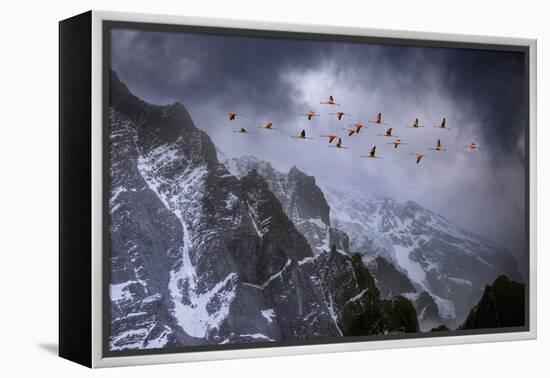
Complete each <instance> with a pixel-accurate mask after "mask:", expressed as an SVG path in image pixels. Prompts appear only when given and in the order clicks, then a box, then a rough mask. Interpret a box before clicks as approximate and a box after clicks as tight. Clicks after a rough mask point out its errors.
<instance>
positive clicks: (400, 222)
mask: <svg viewBox="0 0 550 378" xmlns="http://www.w3.org/2000/svg"><path fill="white" fill-rule="evenodd" d="M319 185H320V187H321V188H322V190H323V193H324V194H325V197H326V199H327V202H328V203H329V205H330V207H331V220H332V223H333V224H334V225H335V227H338V228H341V229H342V230H344V231H345V232H346V233H347V234H348V235H349V237H350V248H351V250H352V251H354V252H359V253H361V254H363V255H365V256H366V257H367V259H370V258H371V257H372V256H382V257H384V258H386V259H387V260H388V261H391V262H393V263H394V264H395V265H396V266H397V267H399V268H400V269H401V270H403V271H405V272H406V273H407V275H408V277H409V279H410V280H411V281H412V282H413V284H414V286H415V287H416V288H417V289H418V291H419V292H421V291H427V292H428V293H429V294H430V295H431V296H432V297H433V298H434V299H435V301H436V303H437V306H438V308H439V312H440V315H441V317H442V318H443V319H445V320H446V322H447V323H448V324H450V325H454V324H457V323H461V322H462V321H463V320H464V319H465V318H466V316H467V315H468V312H469V310H470V309H471V308H472V306H473V305H475V304H476V303H477V301H478V300H479V298H480V297H481V295H482V293H483V290H484V287H485V285H487V284H489V283H491V282H493V281H494V280H495V278H496V277H498V276H499V275H501V274H506V275H508V277H510V278H512V279H514V280H520V279H521V276H520V274H519V271H518V265H517V262H516V260H515V259H514V258H513V257H512V255H511V254H510V253H509V252H508V251H507V250H506V249H505V248H503V247H501V246H499V245H497V244H496V243H493V242H491V241H489V240H487V239H485V238H483V237H481V236H479V235H476V234H475V233H472V232H470V231H467V230H464V229H462V228H460V227H458V226H457V225H455V224H453V223H452V222H450V221H449V220H447V219H445V218H444V217H443V216H441V215H438V214H435V213H434V212H432V211H430V210H428V209H426V208H423V207H422V206H420V205H418V204H417V203H415V202H412V201H408V202H405V203H399V202H397V201H396V200H394V199H392V198H389V197H384V196H378V195H374V194H372V193H368V192H366V191H365V190H363V189H361V188H358V187H356V186H353V185H346V186H339V187H338V188H336V187H334V186H333V185H330V184H325V183H323V182H321V183H320V184H319ZM409 298H410V299H412V300H414V299H415V298H414V297H411V296H410V297H409ZM453 323H454V324H453Z"/></svg>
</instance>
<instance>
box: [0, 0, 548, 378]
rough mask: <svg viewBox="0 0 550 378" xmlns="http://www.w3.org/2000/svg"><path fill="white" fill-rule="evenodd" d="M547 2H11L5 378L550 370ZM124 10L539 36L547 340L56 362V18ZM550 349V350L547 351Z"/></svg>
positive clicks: (3, 209) (2, 128)
mask: <svg viewBox="0 0 550 378" xmlns="http://www.w3.org/2000/svg"><path fill="white" fill-rule="evenodd" d="M545 3H546V2H543V1H531V0H523V1H502V0H501V1H479V0H461V1H453V2H445V1H437V0H434V1H424V0H414V1H408V0H401V1H373V2H368V1H357V0H356V1H353V0H337V1H335V0H331V1H324V0H316V1H309V0H307V1H298V0H276V1H270V2H261V1H256V2H252V1H250V2H247V1H245V0H231V1H211V0H201V1H189V2H188V1H182V0H179V1H163V0H155V1H151V0H149V1H141V0H120V1H117V2H116V4H115V3H114V2H112V1H106V0H96V1H75V0H73V1H56V2H46V1H23V0H22V1H17V2H16V1H6V2H4V3H3V4H2V5H1V6H0V7H1V14H2V16H3V17H2V21H1V22H0V29H1V32H0V49H1V50H0V51H2V52H3V53H2V57H1V58H0V68H1V69H0V78H1V79H0V97H1V99H0V104H1V107H0V109H1V113H0V114H1V115H0V177H1V179H0V230H1V231H0V290H1V294H0V326H1V328H0V335H1V338H2V341H0V361H1V363H0V375H2V376H4V377H16V376H23V375H25V376H56V377H65V376H67V377H80V376H90V375H92V374H94V375H95V376H98V377H99V376H100V377H114V376H120V375H121V374H126V375H128V376H132V377H142V376H143V377H145V376H147V377H150V376H151V375H154V376H176V375H177V376H186V377H193V376H194V377H206V376H212V377H215V376H223V377H228V376H238V377H240V378H243V377H258V376H261V377H262V378H268V377H281V376H282V377H284V376H293V375H295V374H296V375H298V374H300V375H308V376H316V377H317V376H318V377H334V376H339V377H345V376H349V375H353V376H355V375H356V374H361V375H364V376H397V375H405V374H406V375H407V376H422V377H440V376H445V377H446V378H452V377H470V376H471V377H474V376H477V377H480V376H498V377H519V376H543V374H544V373H545V372H546V374H548V372H549V371H550V363H549V359H548V350H550V342H549V338H550V324H548V321H549V319H548V311H549V301H548V297H547V295H546V293H547V288H548V287H550V280H549V278H548V269H547V266H546V258H545V257H546V256H545V253H546V248H545V247H547V246H548V244H549V242H550V240H549V234H548V230H546V234H544V225H545V224H544V223H543V217H544V215H543V213H545V214H546V215H547V214H548V202H546V201H544V198H543V194H544V191H543V188H548V187H549V185H548V184H549V183H548V180H549V177H550V175H549V174H548V168H547V166H546V164H547V163H550V150H548V149H546V150H545V149H544V147H546V146H545V144H546V143H545V142H548V143H550V136H549V131H548V129H547V128H546V123H547V121H548V117H547V116H548V114H549V112H548V104H549V103H550V93H549V90H550V82H549V80H550V79H549V77H550V75H546V72H545V68H546V67H545V66H547V65H548V62H549V61H550V58H549V54H550V50H548V49H546V43H547V42H548V41H550V26H549V23H548V15H549V14H550V12H549V9H548V6H547V4H545ZM89 9H104V10H120V11H133V12H150V13H162V14H179V15H188V16H210V17H224V18H239V19H253V20H263V21H282V22H298V23H317V24H333V25H344V26H358V27H371V28H386V29H402V30H419V31H431V32H449V33H466V34H486V35H501V36H513V37H530V38H537V39H538V41H539V45H538V47H539V61H538V67H539V91H538V106H539V114H538V116H539V117H538V137H539V139H538V140H539V142H538V145H539V156H538V163H539V180H538V192H539V214H538V230H539V241H538V247H539V248H538V261H539V266H538V269H539V275H538V277H539V280H538V287H539V296H538V297H539V298H538V304H539V311H538V316H539V321H538V324H539V339H538V340H537V341H524V342H508V343H498V344H478V345H462V346H450V347H437V348H435V347H431V348H417V349H401V350H389V351H376V352H358V353H341V354H331V355H314V356H297V357H284V358H282V357H281V358H269V359H251V360H235V361H222V362H209V363H194V364H187V365H182V364H178V365H163V366H147V367H132V368H124V370H121V369H104V370H100V371H95V372H92V371H90V370H87V369H85V368H82V367H79V366H77V365H75V364H73V363H71V362H68V361H65V360H62V359H60V358H58V357H56V356H55V354H56V344H57V262H58V260H57V246H58V237H57V222H58V213H57V205H58V202H57V193H58V192H57V190H58V186H57V180H58V170H57V148H58V142H57V140H58V139H57V138H58V133H57V78H58V75H57V55H58V44H57V30H58V29H57V21H58V20H61V19H63V18H67V17H70V16H72V15H74V14H77V13H80V12H83V11H86V10H89ZM545 349H546V350H545Z"/></svg>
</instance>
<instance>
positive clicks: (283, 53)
mask: <svg viewBox="0 0 550 378" xmlns="http://www.w3.org/2000/svg"><path fill="white" fill-rule="evenodd" d="M112 37H113V38H112V68H113V69H114V70H115V71H117V73H118V74H119V77H120V78H121V79H122V80H123V81H124V82H126V83H127V85H128V86H129V88H130V89H131V90H132V91H133V92H134V93H135V94H136V95H138V96H139V97H141V98H143V99H145V100H147V101H149V102H152V103H158V104H166V103H173V102H176V101H179V102H181V103H183V104H184V105H185V106H186V108H187V109H188V110H189V111H190V113H191V115H192V117H193V119H194V121H195V123H196V124H197V126H198V127H199V128H202V129H204V130H205V131H207V132H208V134H209V135H210V136H211V137H212V138H213V140H214V142H215V143H216V145H217V146H219V147H220V148H221V149H222V150H223V151H224V152H225V153H226V154H227V155H229V156H239V155H246V154H252V155H256V156H257V157H258V158H260V159H264V160H268V161H270V162H272V163H273V164H274V165H275V166H276V167H278V168H280V169H283V170H284V169H288V168H289V166H291V165H293V164H297V165H298V166H299V167H300V168H303V169H304V171H306V172H308V173H310V174H314V175H316V176H319V177H320V176H322V175H325V176H327V177H328V180H334V182H336V183H341V182H343V181H345V180H351V181H353V183H354V184H357V185H361V186H362V187H365V188H368V190H369V191H375V192H378V193H385V194H388V195H391V196H395V197H396V198H398V199H400V200H409V199H410V200H414V201H417V202H419V203H421V204H422V205H424V206H426V207H428V208H430V209H432V210H434V211H436V212H439V213H441V214H442V215H444V216H445V217H448V218H449V219H451V220H452V221H454V222H456V223H458V224H460V225H463V226H466V227H467V228H469V229H471V230H473V231H475V232H477V233H480V234H482V235H484V236H486V237H488V238H490V239H492V240H495V241H497V242H499V243H500V244H503V245H505V246H507V247H508V248H510V250H511V251H512V253H514V255H515V256H517V257H518V258H520V257H521V256H522V253H523V245H524V241H525V235H524V232H523V229H522V225H523V216H524V214H525V209H524V207H523V206H524V204H523V199H522V196H523V180H524V173H523V166H522V164H523V161H524V151H523V146H522V144H521V143H522V141H523V132H524V128H523V126H524V122H525V114H524V101H525V95H526V94H525V93H524V87H523V79H524V71H523V70H524V65H523V56H522V55H521V54H518V53H513V52H496V51H484V50H464V49H461V50H451V49H443V48H419V47H412V46H411V47H403V46H390V45H375V44H371V45H366V44H358V43H336V42H330V43H328V42H320V41H304V40H289V39H271V38H249V37H228V36H220V35H204V34H189V33H187V34H182V33H158V32H138V31H132V30H116V31H114V32H113V35H112ZM328 95H334V97H335V99H336V101H337V102H341V103H342V104H343V106H342V107H341V109H342V110H344V111H346V112H349V113H351V114H352V116H351V117H349V118H347V120H346V122H340V123H339V122H338V121H336V120H335V119H334V118H333V116H330V115H328V112H329V111H330V110H328V108H327V107H326V106H323V105H320V104H319V101H321V100H324V99H326V97H328ZM310 109H311V110H315V111H320V112H322V116H321V117H317V119H315V120H313V121H312V122H307V121H305V119H304V118H303V117H300V116H298V114H300V113H304V112H305V111H307V110H310ZM230 110H231V111H233V110H235V111H238V112H242V113H244V114H245V117H244V118H242V119H240V120H239V123H238V127H242V126H244V127H247V128H250V129H251V130H257V129H255V128H256V127H257V126H258V125H260V124H262V123H264V122H267V121H273V122H274V123H275V124H277V127H278V128H279V134H278V135H276V134H270V139H266V137H265V134H262V130H258V131H259V132H256V133H254V134H252V135H248V136H247V137H246V138H230V137H228V136H227V135H228V134H231V136H232V137H233V136H235V134H232V133H230V130H231V128H235V127H237V126H236V123H229V122H227V121H226V120H225V119H224V117H223V114H224V113H225V112H227V111H230ZM331 110H333V109H331ZM379 111H381V112H382V113H383V114H384V117H385V119H386V121H387V122H388V123H390V124H391V125H392V126H395V127H396V128H397V129H396V130H397V131H398V132H399V134H398V135H400V136H402V137H404V138H405V139H406V140H407V142H408V144H409V145H408V146H407V147H409V149H411V151H405V150H402V151H399V152H398V153H395V151H393V150H392V149H390V147H388V146H386V143H385V142H386V140H381V139H380V138H379V137H377V133H380V132H381V131H380V130H381V129H377V128H376V127H369V128H368V129H366V130H365V132H363V133H362V134H361V137H360V138H346V139H345V143H346V144H347V145H348V146H349V150H347V152H348V153H347V154H345V153H339V152H342V151H334V150H336V149H327V148H326V146H325V145H324V144H321V145H319V143H322V142H321V141H318V138H317V140H315V141H312V143H303V144H301V143H299V142H297V143H298V144H296V143H294V142H295V141H296V140H292V139H291V138H289V137H288V135H293V134H296V133H297V132H299V130H301V129H302V128H308V132H310V131H311V132H313V133H317V134H319V135H320V134H322V133H326V132H328V131H331V132H333V131H334V130H340V129H341V126H343V125H346V124H347V123H353V122H355V121H361V122H363V123H365V124H366V123H367V119H373V117H374V115H375V114H376V113H377V112H379ZM444 116H445V117H447V122H448V126H449V127H451V128H452V130H451V131H444V130H443V131H440V130H436V129H433V128H432V126H433V125H435V124H437V123H439V121H440V119H441V118H442V117H444ZM415 117H419V118H420V120H421V123H422V124H424V125H425V126H426V128H425V129H422V130H415V131H412V132H411V130H410V129H406V128H404V127H403V126H405V125H406V124H410V123H411V122H412V120H414V118H415ZM416 131H418V133H417V132H416ZM437 137H441V138H442V139H443V143H444V146H445V147H447V148H448V150H449V152H448V153H446V154H442V155H440V156H438V157H437V158H433V157H432V158H431V160H428V161H426V164H425V165H424V163H423V165H422V166H421V167H422V168H421V169H417V167H416V165H414V162H413V163H411V161H409V160H410V158H409V156H408V153H409V152H415V151H416V150H412V148H415V149H416V148H419V149H421V150H422V151H425V149H426V148H428V147H431V146H432V145H433V143H435V139H436V138H437ZM274 138H279V139H274ZM471 141H474V142H476V143H478V144H479V145H480V146H481V147H482V150H480V151H476V152H478V154H476V155H473V154H471V153H469V152H468V151H466V150H465V149H464V147H463V146H464V145H465V144H467V143H469V142H471ZM251 142H252V143H251ZM313 142H314V143H313ZM315 143H317V144H315ZM373 143H377V144H378V145H379V151H380V154H383V155H385V157H384V160H383V163H384V164H369V163H368V162H364V161H362V162H361V164H358V163H357V156H356V155H357V153H356V151H360V152H361V153H363V152H367V148H370V146H372V144H373ZM352 152H353V153H352ZM363 163H364V164H363ZM409 163H411V164H409ZM389 166H391V169H389V170H388V167H389ZM396 178H398V181H399V185H396Z"/></svg>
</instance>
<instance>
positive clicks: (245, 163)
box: [224, 156, 349, 254]
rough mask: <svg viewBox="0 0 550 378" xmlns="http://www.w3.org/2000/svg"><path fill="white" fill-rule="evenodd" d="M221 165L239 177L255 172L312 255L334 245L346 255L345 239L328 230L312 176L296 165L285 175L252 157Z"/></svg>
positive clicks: (322, 199)
mask: <svg viewBox="0 0 550 378" xmlns="http://www.w3.org/2000/svg"><path fill="white" fill-rule="evenodd" d="M224 163H225V165H226V166H227V167H228V168H229V170H230V171H231V172H232V173H233V174H234V175H236V176H238V177H242V176H244V175H246V174H247V173H248V172H250V171H251V170H255V171H257V172H258V173H259V174H260V175H261V176H262V177H263V178H264V179H265V180H266V182H267V183H268V186H269V189H270V190H271V191H272V192H273V194H275V196H276V197H277V199H278V200H279V202H281V204H282V206H283V210H284V212H285V213H286V214H287V215H288V217H289V218H290V219H291V220H292V221H293V222H294V224H295V225H296V228H297V229H298V230H299V231H300V232H301V233H302V234H303V235H304V236H305V238H306V239H307V241H308V244H309V245H310V246H311V248H312V250H313V252H314V253H315V254H320V253H322V252H326V251H329V250H330V248H331V247H332V246H333V245H336V248H337V249H339V250H341V251H344V252H346V253H348V252H349V240H348V236H347V235H346V233H345V232H343V231H342V230H338V229H337V228H334V227H331V224H330V207H329V205H328V203H327V201H326V200H325V196H324V194H323V192H322V191H321V189H320V188H319V187H318V186H317V183H316V181H315V178H314V177H313V176H308V175H306V174H305V173H304V172H302V171H300V170H299V169H298V168H297V167H296V166H293V167H292V168H291V169H290V170H289V171H288V173H286V174H285V173H282V172H280V171H278V170H276V169H275V168H273V166H272V165H271V164H270V163H268V162H265V161H261V160H258V159H256V158H254V157H251V156H246V157H243V158H233V159H225V160H224Z"/></svg>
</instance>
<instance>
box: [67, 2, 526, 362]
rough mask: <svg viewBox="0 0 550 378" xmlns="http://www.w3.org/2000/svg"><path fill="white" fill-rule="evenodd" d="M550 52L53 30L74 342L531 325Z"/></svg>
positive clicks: (261, 343)
mask: <svg viewBox="0 0 550 378" xmlns="http://www.w3.org/2000/svg"><path fill="white" fill-rule="evenodd" d="M535 75H536V41H535V40H528V39H517V38H500V37H498V38H497V37H484V36H466V35H448V34H433V33H417V32H406V31H387V30H373V29H358V28H344V27H328V26H318V25H293V24H271V23H260V22H250V21H247V22H244V21H232V20H217V19H202V18H187V17H173V16H159V15H143V14H129V13H112V12H97V11H90V12H87V13H84V14H82V15H79V16H75V17H73V18H70V19H67V20H64V21H61V22H60V76H59V77H60V110H59V114H60V151H59V154H60V238H59V239H60V276H59V282H60V283H59V287H60V293H59V294H60V308H59V330H60V331H59V343H60V345H59V347H60V349H59V350H60V355H61V356H62V357H65V358H67V359H70V360H73V361H75V362H78V363H81V364H84V365H86V366H90V367H108V366H121V365H136V364H149V363H166V362H181V361H200V360H210V359H229V358H239V357H252V356H273V355H291V354H300V353H320V352H340V351H353V350H368V349H380V348H394V347H413V346H428V345H445V344H456V343H474V342H490V341H503V340H521V339H531V338H535V337H536V286H535V282H536V261H535V257H536V256H535V252H536V244H535V243H536V237H535V230H536V226H535V221H536V183H535V178H536V162H535V157H536V151H535V145H536V143H535V140H536V128H535V124H536V107H535V105H536V97H535V95H536V76H535Z"/></svg>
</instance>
